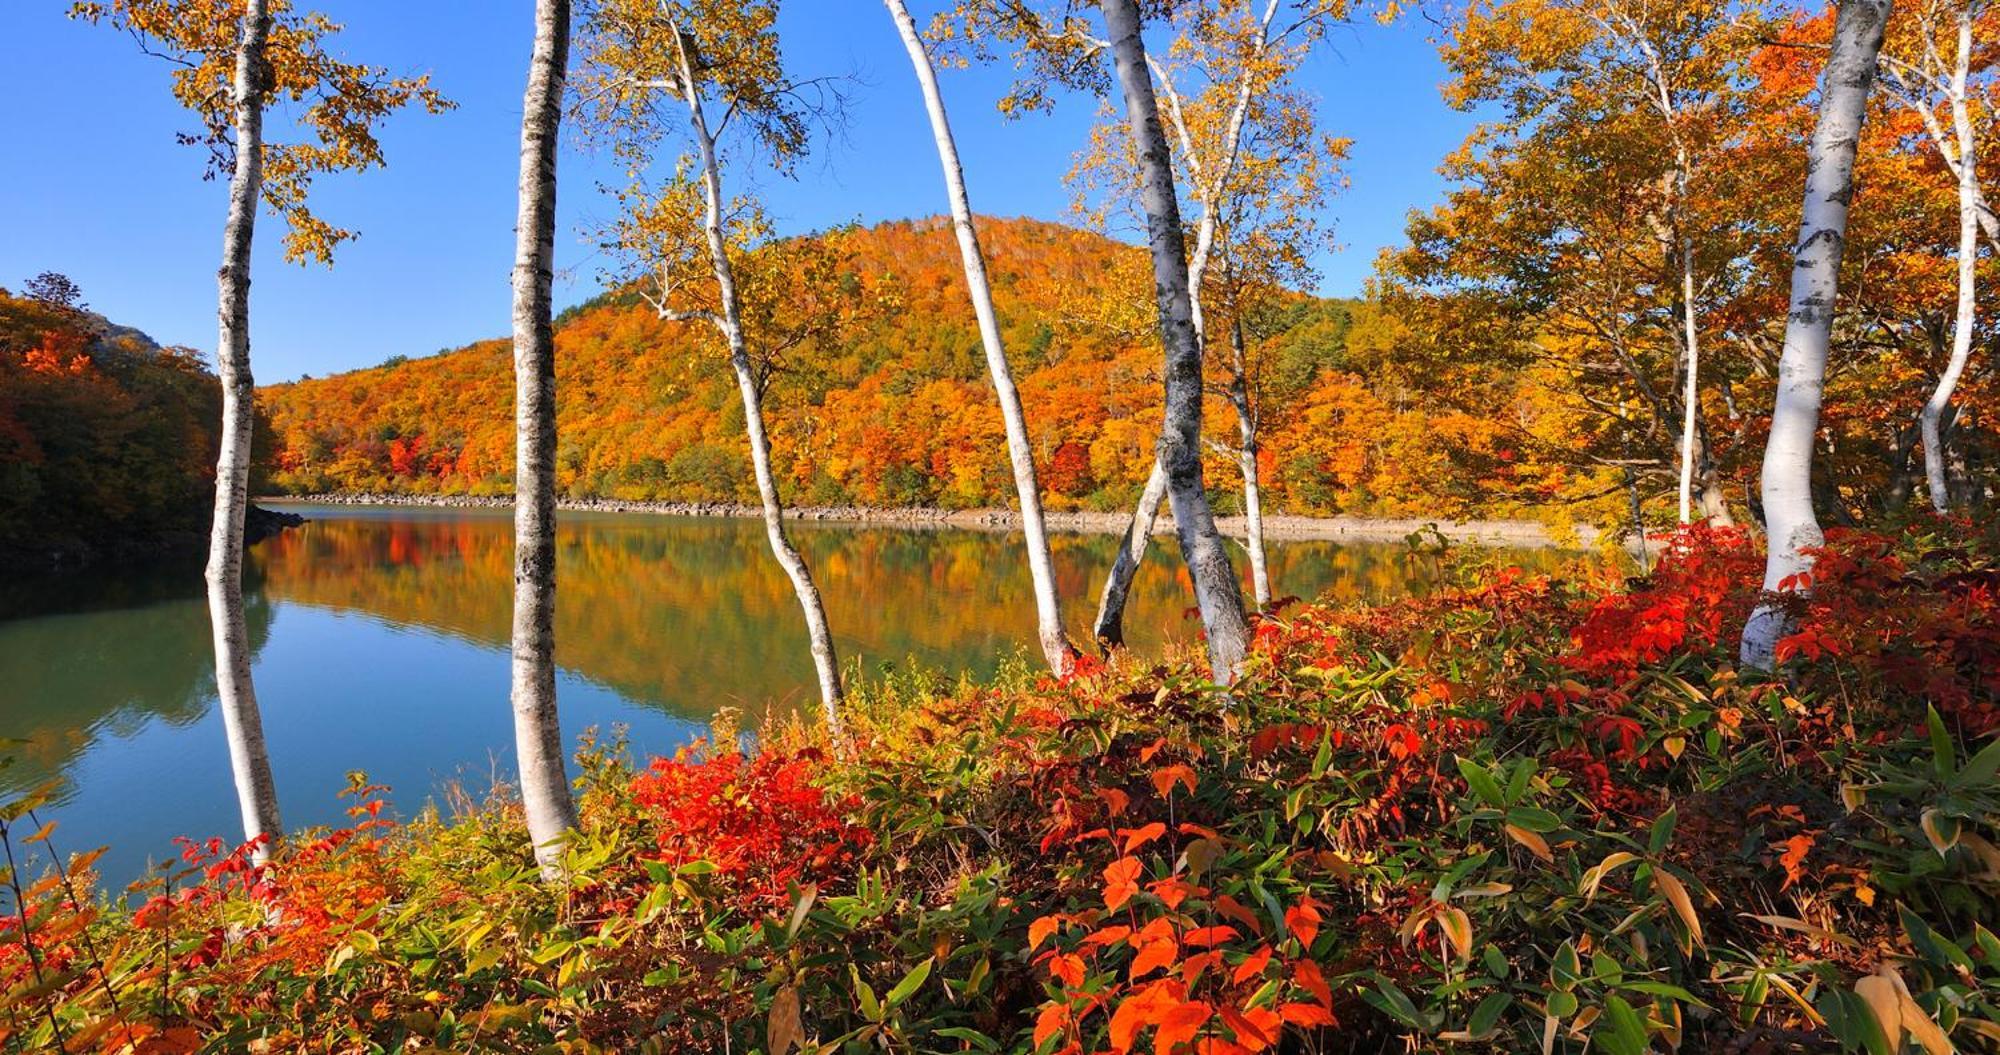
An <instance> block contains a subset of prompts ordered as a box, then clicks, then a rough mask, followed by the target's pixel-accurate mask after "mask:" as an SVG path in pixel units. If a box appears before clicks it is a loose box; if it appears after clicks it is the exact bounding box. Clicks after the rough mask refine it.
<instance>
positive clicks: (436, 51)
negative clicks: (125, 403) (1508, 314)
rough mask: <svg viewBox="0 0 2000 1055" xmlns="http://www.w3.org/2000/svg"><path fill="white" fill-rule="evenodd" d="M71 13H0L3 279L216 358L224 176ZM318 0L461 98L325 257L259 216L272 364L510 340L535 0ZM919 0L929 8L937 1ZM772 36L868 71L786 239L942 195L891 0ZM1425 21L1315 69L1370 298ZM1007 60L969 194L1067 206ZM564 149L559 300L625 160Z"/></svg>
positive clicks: (348, 361)
mask: <svg viewBox="0 0 2000 1055" xmlns="http://www.w3.org/2000/svg"><path fill="white" fill-rule="evenodd" d="M68 6H69V5H68V3H67V0H8V2H7V3H5V4H4V5H0V98H4V99H6V100H7V101H8V103H9V106H8V111H9V114H8V117H9V125H10V128H9V137H8V139H9V145H10V150H9V155H10V156H9V157H8V158H7V159H6V160H5V162H4V163H0V285H6V286H9V287H11V288H19V285H20V283H21V282H22V281H23V280H25V279H26V278H27V277H29V276H30V275H33V274H36V273H37V272H40V271H44V270H53V271H61V272H63V273H65V274H68V275H69V276H70V277H71V278H73V279H75V280H76V281H77V282H78V283H80V284H81V285H82V287H83V289H84V293H85V297H86V299H87V300H89V302H90V303H91V305H92V306H93V307H94V308H96V309H97V310H99V311H102V312H104V313H105V314H107V315H109V316H110V317H112V318H113V319H115V320H117V321H119V322H121V323H125V324H128V325H133V326H138V327H139V328H141V329H144V330H146V331H147V332H149V333H151V334H152V335H153V336H154V337H155V338H156V339H158V340H160V341H162V342H165V343H170V344H185V345H190V346H193V347H196V348H200V349H204V350H208V349H212V348H213V347H214V343H215V295H216V291H215V268H216V265H217V263H218V260H219V256H220V252H221V227H222V217H223V207H224V187H223V186H222V185H221V184H220V183H217V182H203V181H202V179H201V178H200V176H201V171H202V161H203V159H202V156H201V154H200V152H199V150H198V149H195V148H189V147H183V146H180V145H178V144H176V143H175V141H174V133H175V132H176V131H179V130H184V129H186V128H188V127H189V126H190V123H191V122H190V121H189V119H188V115H187V114H186V113H185V112H184V111H182V110H180V109H179V108H178V107H177V106H176V105H175V104H174V102H173V100H172V97H171V96H170V95H169V94H168V88H167V76H168V66H167V65H166V64H165V63H163V62H161V61H160V60H157V59H153V58H149V57H147V56H145V55H142V54H140V52H139V51H138V49H137V48H136V46H135V45H134V44H133V42H132V41H131V40H130V39H128V38H126V37H124V36H122V35H120V34H118V33H116V32H114V31H112V30H110V29H108V28H104V27H92V26H90V25H88V24H85V23H80V22H73V21H70V20H69V19H68V18H66V17H65V15H64V12H65V10H66V9H67V7H68ZM301 6H307V4H306V3H305V2H304V0H302V2H301ZM311 6H316V7H317V8H319V9H320V10H324V11H326V12H327V13H329V14H330V15H332V16H333V17H334V18H335V19H336V20H337V21H340V22H342V23H344V24H345V25H346V31H345V32H344V33H343V34H342V35H341V37H340V41H339V44H338V46H337V47H338V50H339V51H340V52H341V53H342V55H343V57H345V58H349V59H353V60H357V61H365V62H370V63H374V64H377V65H382V66H387V67H389V68H390V69H391V70H393V71H396V72H398V73H418V72H429V73H431V74H432V75H433V78H434V81H435V83H436V85H437V86H438V87H439V88H440V89H442V90H443V91H444V92H445V93H446V94H447V95H449V96H451V97H452V98H453V99H454V100H455V101H457V102H458V103H459V109H458V110H456V111H453V112H451V113H448V114H445V115H443V116H440V117H431V116H428V115H424V114H422V113H409V114H405V115H401V116H399V117H397V118H395V119H393V120H392V121H391V122H390V124H389V125H388V127H387V128H386V130H385V132H384V134H383V141H384V146H385V151H386V153H387V156H388V162H389V164H388V167H387V168H386V169H379V170H376V171H373V172H369V173H365V174H361V175H339V176H334V177H327V178H323V179H322V180H321V181H320V182H319V183H318V184H317V186H316V191H315V193H316V199H315V200H316V203H317V206H318V208H319V209H320V210H321V211H322V213H323V214H324V215H326V216H327V217H328V218H329V219H330V220H332V221H333V222H334V223H336V224H338V225H340V226H344V227H351V228H356V229H358V230H360V231H361V233H362V235H361V238H360V240H359V241H357V242H353V243H350V244H348V245H346V246H344V247H342V249H341V251H340V254H339V256H338V258H337V259H336V261H335V264H334V266H333V268H332V269H331V270H328V269H325V268H321V267H317V266H312V267H298V266H294V265H288V264H285V263H283V262H282V260H281V258H280V255H279V246H278V234H279V230H280V228H279V225H278V224H277V223H276V222H274V221H271V220H270V219H269V218H268V217H266V218H264V220H263V221H262V222H261V223H260V227H259V238H258V245H257V249H256V252H257V260H256V267H255V272H254V274H255V280H254V292H253V296H252V307H251V319H252V323H251V325H252V348H253V352H252V354H253V358H254V362H255V364H256V365H255V369H256V372H257V376H258V380H260V381H276V380H283V379H289V378H294V377H298V376H299V375H301V374H325V373H330V372H335V371H339V370H345V369H351V368H354V367H360V366H370V365H373V364H375V363H378V362H380V361H382V360H383V359H385V358H387V357H389V356H391V355H398V354H402V355H428V354H430V353H432V352H435V351H437V350H438V349H440V348H445V347H455V346H458V345H461V344H464V343H467V342H469V341H472V340H476V339H479V338H484V337H493V336H500V335H503V334H505V333H506V331H507V328H508V322H507V320H508V317H509V314H508V311H509V307H508V305H509V293H508V270H509V267H510V266H511V263H512V257H513V223H514V208H515V201H514V190H515V179H516V174H517V165H518V161H517V158H518V149H519V136H520V126H519V121H520V113H521V92H522V87H523V83H524V77H525V73H526V65H527V55H528V47H529V43H530V39H529V38H530V33H531V31H532V26H531V17H532V8H533V5H532V3H530V2H529V0H425V2H420V3H413V2H410V0H322V2H320V3H318V4H315V5H311ZM911 6H912V8H913V10H914V11H915V12H916V14H917V17H918V19H919V21H922V20H923V19H925V18H926V17H927V16H928V15H929V13H930V12H931V11H933V10H935V9H936V8H938V7H939V6H941V4H940V2H939V0H913V3H912V4H911ZM781 30H782V31H783V32H784V35H785V46H786V55H787V61H788V63H789V64H790V65H791V66H792V67H793V68H794V70H795V71H796V72H798V73H799V74H801V75H811V74H818V73H852V74H856V75H858V77H859V78H860V80H861V84H860V86H859V88H858V90H857V92H856V94H855V98H854V105H853V110H852V112H851V114H850V125H849V128H848V131H847V134H846V136H845V139H844V141H842V142H836V143H833V144H830V145H828V146H826V147H825V148H824V149H823V150H822V151H821V153H820V155H819V156H818V157H817V158H815V159H813V160H812V161H811V162H809V163H808V164H807V165H806V166H805V167H804V168H803V169H802V170H801V171H800V173H799V174H798V178H797V179H796V180H792V181H786V180H780V179H776V178H766V179H764V180H762V181H761V183H760V186H761V189H762V190H763V191H765V192H766V195H767V198H768V200H769V202H770V205H771V211H772V213H773V215H774V217H775V218H776V219H777V221H778V223H779V225H780V228H781V230H783V231H785V232H795V231H805V230H812V229H816V228H821V227H825V226H828V225H831V224H836V223H842V222H847V221H856V220H858V221H862V222H873V221H876V220H882V219H892V218H899V217H908V216H921V215H928V214H933V213H938V212H942V211H944V207H945V203H944V192H943V187H942V183H941V180H940V178H939V175H938V170H937V161H936V155H935V153H934V148H933V146H932V144H931V140H930V133H929V126H928V124H927V123H926V121H925V119H924V114H923V107H922V102H921V99H920V98H919V97H918V94H917V89H916V83H915V80H914V78H913V76H912V74H911V72H910V67H909V62H908V59H907V58H906V57H905V55H904V53H903V50H902V45H901V42H900V40H899V39H898V38H897V36H896V33H895V29H894V27H893V25H892V24H891V23H890V21H889V17H888V15H887V13H886V12H885V11H884V10H883V8H882V6H881V5H880V4H879V3H877V2H875V0H793V2H792V3H790V4H789V5H788V11H787V13H786V15H785V17H784V20H783V22H782V24H781ZM1432 30H1433V27H1431V26H1430V25H1429V24H1427V23H1426V22H1424V21H1423V20H1422V19H1420V18H1417V19H1406V20H1405V21H1403V22H1401V23H1399V24H1397V25H1395V26H1391V27H1382V26H1379V25H1376V24H1375V23H1373V22H1364V23H1362V24H1360V25H1357V26H1355V27H1353V28H1352V29H1346V30H1342V31H1340V32H1338V33H1336V34H1335V35H1334V37H1333V39H1332V41H1331V42H1330V44H1331V46H1330V47H1329V48H1328V49H1327V50H1326V52H1325V53H1324V54H1322V55H1320V56H1319V57H1317V58H1316V59H1315V60H1314V61H1313V62H1312V64H1311V65H1310V67H1309V69H1308V70H1307V71H1306V77H1305V81H1306V83H1307V85H1308V87H1309V88H1311V89H1312V90H1314V91H1315V92H1317V93H1318V94H1319V96H1320V97H1321V101H1322V107H1323V110H1322V112H1323V114H1324V115H1325V118H1326V121H1327V125H1328V127H1329V129H1330V130H1333V131H1336V132H1338V133H1340V134H1343V135H1348V136H1351V137H1353V139H1354V140H1355V145H1354V150H1353V157H1352V161H1351V163H1350V164H1349V165H1348V167H1347V170H1346V171H1347V173H1348V176H1349V178H1350V180H1351V185H1350V186H1349V187H1348V188H1347V189H1346V190H1345V191H1343V192H1342V193H1341V195H1340V196H1339V197H1338V198H1337V199H1336V200H1335V201H1334V203H1333V204H1332V206H1331V209H1330V217H1329V218H1330V219H1331V220H1332V221H1333V223H1334V225H1335V229H1336V232H1337V235H1338V237H1339V239H1340V241H1341V242H1342V243H1343V245H1344V248H1343V249H1342V250H1341V251H1340V252H1337V253H1334V254H1331V255H1329V256H1328V257H1327V258H1326V259H1325V260H1324V261H1323V262H1322V270H1323V272H1324V275H1325V281H1324V283H1323V285H1322V291H1323V292H1325V293H1328V294H1351V293H1356V292H1358V291H1359V290H1360V288H1361V284H1362V281H1363V280H1364V279H1365V278H1366V276H1367V274H1368V271H1369V268H1370V266H1371V264H1372V262H1373V260H1374V257H1375V254H1376V252H1377V251H1378V250H1379V249H1381V248H1382V247H1383V246H1386V245H1390V244H1394V243H1396V242H1397V241H1398V240H1399V239H1400V237H1401V233H1402V229H1403V219H1404V216H1405V214H1406V213H1407V212H1408V211H1409V210H1410V209H1412V208H1417V207H1423V206H1425V205H1428V204H1430V203H1432V202H1434V201H1436V200H1437V199H1438V197H1439V196H1440V194H1441V192H1442V190H1443V184H1442V181H1441V180H1440V178H1439V177H1438V176H1437V174H1436V166H1437V164H1438V161H1439V159H1440V158H1442V157H1443V155H1444V154H1445V152H1446V151H1448V150H1450V149H1451V148H1453V147H1455V146H1457V145H1458V144H1459V143H1460V142H1461V141H1462V140H1463V138H1464V136H1465V134H1466V132H1467V131H1469V129H1470V127H1471V119H1470V118H1469V117H1468V116H1467V115H1464V114H1460V113H1455V112H1453V111H1451V110H1449V109H1448V108H1446V107H1445V106H1444V105H1443V103H1442V102H1440V101H1439V97H1438V93H1437V85H1438V83H1439V82H1440V81H1441V80H1442V78H1443V71H1442V68H1441V67H1440V66H1439V64H1438V62H1437V58H1436V53H1435V50H1434V49H1433V47H1432V45H1431V43H1430V41H1429V40H1428V39H1427V38H1428V37H1429V35H1430V33H1431V32H1432ZM1010 73H1011V71H1010V70H1008V69H1007V68H1005V67H1004V66H1003V67H1000V68H995V69H985V70H982V69H975V70H970V71H951V72H947V73H946V74H945V75H944V79H943V88H944V91H945V96H946V103H947V105H948V106H950V107H951V110H952V118H953V124H954V127H955V130H956V131H957V133H958V138H959V148H960V150H961V152H962V153H963V154H964V157H965V162H966V168H967V178H968V182H969V184H970V190H971V193H972V200H973V207H974V208H975V209H977V210H978V211H980V212H982V213H990V214H995V215H1008V216H1013V215H1026V216H1035V217H1040V218H1044V219H1063V218H1065V215H1066V212H1067V210H1068V205H1069V194H1068V192H1067V191H1066V190H1065V188H1064V186H1063V184H1062V175H1063V172H1064V171H1065V170H1066V169H1067V168H1068V166H1069V161H1070V158H1071V156H1072V154H1074V153H1075V151H1076V150H1077V149H1078V148H1079V147H1080V146H1081V145H1082V142H1083V138H1084V132H1085V129H1086V128H1087V127H1088V125H1089V123H1090V121H1091V119H1092V117H1093V115H1094V113H1095V110H1096V103H1095V101H1094V100H1090V99H1082V98H1069V99H1064V100H1063V101H1062V102H1061V104H1060V105H1059V106H1058V107H1057V110H1056V112H1055V114H1053V115H1050V116H1030V117H1027V118H1024V119H1021V120H1016V121H1007V120H1003V119H1002V118H1001V117H1000V116H999V115H998V113H997V112H996V110H995V109H994V105H993V103H994V100H995V99H996V98H997V97H998V96H999V95H1000V94H1001V93H1002V92H1003V91H1004V89H1005V85H1006V83H1007V81H1008V79H1009V76H1010ZM561 164H562V166H563V168H562V172H561V179H562V183H561V187H562V192H561V197H560V217H561V221H562V229H561V231H560V232H559V235H558V239H557V257H558V265H559V267H560V268H561V272H560V273H559V275H558V278H557V284H556V300H557V303H558V305H566V304H570V303H574V302H576V301H580V300H583V299H586V298H588V297H589V296H591V295H592V294H593V293H595V292H596V291H597V289H598V288H599V285H600V282H601V280H602V274H601V269H602V267H603V266H604V263H605V262H604V261H603V260H601V259H600V258H598V257H596V256H595V255H594V252H593V250H592V248H591V247H590V245H589V243H588V242H587V240H586V239H585V237H584V235H583V234H582V229H583V228H584V227H587V226H588V225H589V224H590V223H592V222H593V221H595V220H601V219H602V218H603V217H604V216H605V213H606V211H607V209H608V208H609V206H608V204H607V199H605V198H604V197H603V196H602V195H601V194H599V193H598V191H597V184H598V183H599V182H600V181H611V180H614V179H615V176H616V173H615V172H613V171H611V169H610V167H609V166H608V164H607V162H606V160H605V159H604V158H602V157H600V156H596V155H591V154H587V153H582V152H579V151H577V150H575V149H569V150H568V151H567V152H566V154H565V155H564V157H563V160H562V162H561Z"/></svg>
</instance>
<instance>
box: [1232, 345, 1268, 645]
mask: <svg viewBox="0 0 2000 1055" xmlns="http://www.w3.org/2000/svg"><path fill="white" fill-rule="evenodd" d="M1229 369H1230V375H1229V405H1230V406H1231V407H1233V408H1235V410H1236V439H1237V443H1236V465H1237V468H1238V469H1239V470H1241V471H1242V473H1243V524H1244V528H1243V537H1244V548H1245V549H1246V550H1248V551H1249V553H1250V588H1251V590H1252V592H1253V593H1254V594H1255V596H1256V598H1257V610H1258V611H1260V612H1261V611H1264V610H1265V609H1267V608H1269V607H1270V606H1271V572H1270V568H1269V566H1268V565H1267V564H1266V563H1265V560H1264V499H1263V496H1262V493H1261V489H1260V487H1259V483H1260V481H1259V480H1258V479H1257V412H1256V409H1255V408H1253V407H1252V406H1251V405H1250V382H1249V373H1250V353H1249V349H1247V348H1245V347H1244V341H1243V320H1242V319H1241V318H1236V319H1231V320H1230V327H1229Z"/></svg>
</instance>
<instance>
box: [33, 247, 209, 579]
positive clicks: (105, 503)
mask: <svg viewBox="0 0 2000 1055" xmlns="http://www.w3.org/2000/svg"><path fill="white" fill-rule="evenodd" d="M220 417H221V388H220V386H219V385H218V384H217V382H216V379H215V375H214V374H213V373H211V372H210V371H209V370H208V368H207V367H206V366H205V365H204V364H203V363H202V361H201V359H200V358H199V357H198V356H197V354H196V353H195V352H193V351H191V350H189V349H185V348H162V347H160V346H159V345H157V344H155V343H154V342H153V341H152V340H151V339H150V338H148V337H146V336H145V335H144V334H142V333H140V332H138V331H136V330H131V329H126V328H121V327H117V326H114V325H112V324H111V323H109V322H108V321H106V320H105V319H104V318H103V317H102V316H100V315H97V314H95V313H93V312H91V311H89V310H88V309H87V308H86V307H85V306H84V305H83V303H82V301H81V299H80V298H79V296H78V293H77V290H76V287H75V286H74V285H73V284H72V283H70V282H69V281H68V280H67V279H64V278H62V277H61V276H59V275H42V276H38V277H36V278H35V279H31V280H29V282H28V283H27V286H26V288H25V290H24V291H23V292H21V293H14V292H10V291H8V290H5V289H0V566H13V567H32V566H36V565H44V564H50V563H57V562H68V561H74V560H80V559H87V558H91V557H101V556H110V555H117V554H121V553H128V552H138V551H145V550H153V549H157V548H160V547H169V546H182V545H186V546H189V547H191V548H192V547H198V545H199V542H200V540H201V539H202V538H203V537H204V536H205V534H206V528H207V522H208V513H209V506H210V502H211V501H212V500H213V497H214V491H213V488H214V466H215V453H216V426H217V422H218V421H219V420H220Z"/></svg>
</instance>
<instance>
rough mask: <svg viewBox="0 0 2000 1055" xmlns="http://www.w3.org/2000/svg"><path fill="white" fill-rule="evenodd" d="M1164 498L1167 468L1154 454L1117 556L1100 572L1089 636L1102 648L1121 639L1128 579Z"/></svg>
mask: <svg viewBox="0 0 2000 1055" xmlns="http://www.w3.org/2000/svg"><path fill="white" fill-rule="evenodd" d="M1166 500H1167V470H1166V467H1165V466H1163V465H1161V464H1160V459H1159V456H1158V455H1157V454H1155V456H1154V458H1153V468H1152V469H1151V471H1149V472H1148V473H1147V474H1146V488H1145V490H1144V491H1141V492H1140V494H1139V502H1138V504H1137V505H1135V506H1133V507H1132V519H1131V520H1130V521H1129V522H1128V523H1127V524H1126V525H1125V535H1124V537H1123V538H1121V539H1120V540H1119V544H1118V556H1117V558H1116V559H1115V560H1113V561H1112V562H1111V571H1110V572H1109V573H1108V574H1106V575H1105V576H1104V592H1103V594H1102V595H1101V596H1099V598H1098V600H1097V618H1096V619H1095V620H1094V621H1092V623H1091V634H1092V636H1094V637H1096V638H1097V642H1098V645H1099V646H1100V647H1101V648H1103V649H1105V650H1106V651H1110V650H1111V649H1114V648H1117V647H1119V646H1121V645H1123V644H1124V643H1125V603H1126V601H1127V600H1128V599H1129V598H1130V596H1131V593H1132V579H1133V578H1134V577H1135V576H1136V575H1138V574H1139V565H1140V564H1141V563H1142V562H1144V561H1145V559H1146V547H1147V545H1148V544H1150V543H1151V541H1152V538H1153V524H1154V522H1155V521H1157V520H1159V519H1160V503H1162V502H1164V501H1166Z"/></svg>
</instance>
